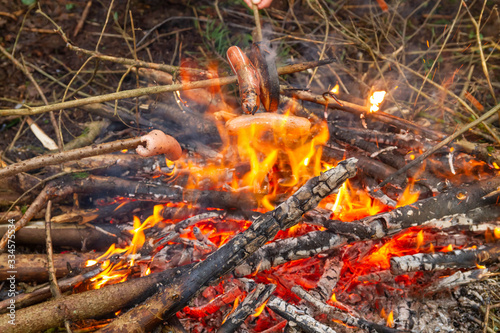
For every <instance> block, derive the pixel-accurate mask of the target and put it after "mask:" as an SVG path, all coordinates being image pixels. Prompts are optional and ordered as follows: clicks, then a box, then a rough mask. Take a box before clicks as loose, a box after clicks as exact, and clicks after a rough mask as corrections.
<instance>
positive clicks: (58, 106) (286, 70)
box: [0, 59, 335, 117]
mask: <svg viewBox="0 0 500 333" xmlns="http://www.w3.org/2000/svg"><path fill="white" fill-rule="evenodd" d="M334 61H335V59H325V60H320V61H311V62H306V63H302V64H294V65H290V66H284V67H280V68H278V74H279V75H286V74H291V73H296V72H300V71H304V70H306V69H309V68H314V67H317V66H322V65H326V64H329V63H332V62H334ZM236 82H238V78H237V77H236V75H232V76H227V77H222V78H217V79H210V80H202V81H195V82H187V83H179V84H171V85H166V86H155V87H146V88H139V89H130V90H125V91H120V92H115V93H111V94H106V95H99V96H93V97H87V98H83V99H76V100H72V101H66V102H62V103H55V104H49V105H45V106H39V107H34V108H23V109H5V110H0V117H3V116H11V115H18V116H20V115H34V114H40V113H45V112H50V111H55V110H64V109H69V108H76V107H80V106H83V105H87V104H92V103H104V102H109V101H114V100H117V99H123V98H134V97H140V96H144V95H153V94H161V93H164V92H172V91H179V90H190V89H200V88H207V87H213V86H223V85H227V84H233V83H236Z"/></svg>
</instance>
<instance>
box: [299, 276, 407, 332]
mask: <svg viewBox="0 0 500 333" xmlns="http://www.w3.org/2000/svg"><path fill="white" fill-rule="evenodd" d="M292 291H293V292H294V293H295V294H296V295H297V296H299V297H300V298H302V299H304V300H305V301H307V302H309V303H311V304H313V305H314V306H315V307H316V308H317V309H318V310H319V311H320V312H322V313H324V314H326V315H328V316H329V317H330V318H332V319H334V320H336V321H341V322H342V323H344V324H345V325H348V326H355V327H359V328H362V329H364V330H366V331H368V332H370V333H371V332H373V333H397V332H402V331H400V330H396V329H394V328H391V327H387V326H385V325H379V324H376V323H373V322H370V321H367V320H364V319H361V318H357V317H354V316H352V315H350V314H349V313H344V312H341V311H340V310H339V309H337V308H335V307H333V306H330V305H328V304H325V303H323V302H321V301H320V300H318V299H316V298H315V297H313V296H312V295H310V294H309V293H308V292H306V291H305V290H304V289H302V288H301V287H300V286H295V287H293V288H292Z"/></svg>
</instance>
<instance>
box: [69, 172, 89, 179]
mask: <svg viewBox="0 0 500 333" xmlns="http://www.w3.org/2000/svg"><path fill="white" fill-rule="evenodd" d="M89 175H90V174H89V173H88V172H75V173H72V174H71V177H73V179H83V178H88V176H89Z"/></svg>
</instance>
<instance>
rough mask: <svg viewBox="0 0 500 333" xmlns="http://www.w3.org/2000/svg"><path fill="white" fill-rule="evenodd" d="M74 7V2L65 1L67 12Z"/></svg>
mask: <svg viewBox="0 0 500 333" xmlns="http://www.w3.org/2000/svg"><path fill="white" fill-rule="evenodd" d="M74 8H75V4H74V3H67V4H66V10H67V11H68V12H69V11H71V10H73V9H74Z"/></svg>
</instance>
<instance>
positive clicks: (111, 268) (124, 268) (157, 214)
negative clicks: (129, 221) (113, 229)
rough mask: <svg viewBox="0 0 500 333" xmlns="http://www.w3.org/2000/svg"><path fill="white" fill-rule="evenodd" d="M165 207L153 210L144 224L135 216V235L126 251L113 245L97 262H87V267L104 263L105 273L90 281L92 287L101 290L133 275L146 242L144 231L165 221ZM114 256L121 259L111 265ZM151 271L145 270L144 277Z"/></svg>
mask: <svg viewBox="0 0 500 333" xmlns="http://www.w3.org/2000/svg"><path fill="white" fill-rule="evenodd" d="M162 210H163V205H156V206H155V207H154V209H153V215H151V216H149V217H148V218H147V219H146V220H145V221H144V222H143V223H141V221H140V220H139V218H138V217H136V216H134V227H133V229H132V230H131V231H130V233H132V234H133V238H132V241H131V243H130V245H128V246H127V247H126V248H124V249H119V248H116V247H115V244H112V245H111V246H110V247H109V249H108V250H107V251H106V252H105V253H104V254H103V255H101V256H100V257H99V258H97V259H96V260H87V262H86V265H87V266H91V265H92V264H95V263H97V262H103V263H102V268H103V269H104V271H103V272H101V273H100V274H98V275H96V276H95V277H93V278H92V279H90V282H91V287H92V288H94V289H99V288H101V287H103V286H104V285H106V284H109V283H119V282H123V281H125V280H126V279H127V277H128V275H129V274H130V273H131V270H130V267H132V266H134V263H135V260H136V253H137V251H138V250H139V249H140V248H142V246H143V245H144V242H145V241H146V236H145V235H144V230H145V229H148V228H151V227H153V226H154V225H155V224H157V223H158V222H160V221H162V220H163V217H162V216H161V212H162ZM114 255H119V256H120V257H121V259H120V260H119V261H118V262H116V263H113V264H111V262H110V260H109V258H110V257H111V256H114ZM150 272H151V271H150V270H149V268H148V269H147V270H145V273H144V275H148V274H149V273H150Z"/></svg>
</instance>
